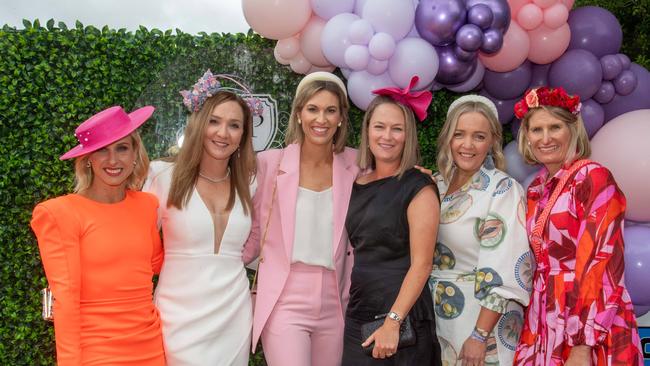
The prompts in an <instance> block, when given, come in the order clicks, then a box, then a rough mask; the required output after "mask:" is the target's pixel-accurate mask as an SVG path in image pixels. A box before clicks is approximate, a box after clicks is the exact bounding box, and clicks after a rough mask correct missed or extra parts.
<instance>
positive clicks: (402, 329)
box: [361, 314, 416, 356]
mask: <svg viewBox="0 0 650 366" xmlns="http://www.w3.org/2000/svg"><path fill="white" fill-rule="evenodd" d="M386 315H388V314H380V315H377V316H375V320H373V321H371V322H368V323H364V324H361V341H365V340H366V339H368V337H370V336H371V335H372V333H374V332H375V331H376V330H377V329H379V327H381V326H382V325H383V324H384V319H385V318H386ZM415 341H416V339H415V330H413V324H411V317H410V316H408V315H407V316H406V319H404V321H403V322H402V324H400V326H399V343H398V344H397V349H401V348H404V347H409V346H413V345H414V344H415ZM374 347H375V343H374V342H373V343H372V344H370V345H369V346H368V347H363V351H364V352H365V353H366V354H367V355H368V356H371V355H372V349H373V348H374Z"/></svg>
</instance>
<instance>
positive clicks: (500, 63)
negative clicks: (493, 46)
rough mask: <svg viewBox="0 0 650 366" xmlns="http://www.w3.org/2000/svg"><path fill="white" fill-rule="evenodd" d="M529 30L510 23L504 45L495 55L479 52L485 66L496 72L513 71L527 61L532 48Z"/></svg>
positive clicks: (504, 37)
mask: <svg viewBox="0 0 650 366" xmlns="http://www.w3.org/2000/svg"><path fill="white" fill-rule="evenodd" d="M530 45H531V43H530V39H529V38H528V32H526V31H525V30H523V29H521V27H520V26H519V24H517V23H515V22H511V23H510V27H508V31H507V32H506V34H505V35H504V36H503V47H501V50H500V51H499V52H497V53H495V54H494V55H486V54H484V53H479V58H480V60H481V62H482V63H483V65H484V66H485V68H487V69H488V70H492V71H496V72H507V71H512V70H514V69H516V68H517V67H519V66H520V65H521V64H523V63H524V61H526V57H528V51H529V50H530Z"/></svg>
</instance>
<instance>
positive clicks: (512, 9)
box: [508, 0, 530, 19]
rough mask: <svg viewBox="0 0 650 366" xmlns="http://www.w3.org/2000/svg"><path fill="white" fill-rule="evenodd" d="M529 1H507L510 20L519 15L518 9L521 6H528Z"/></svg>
mask: <svg viewBox="0 0 650 366" xmlns="http://www.w3.org/2000/svg"><path fill="white" fill-rule="evenodd" d="M529 2H530V0H508V5H509V6H510V14H511V15H512V18H513V19H515V18H516V15H517V14H518V13H519V9H521V7H522V6H524V5H526V4H528V3H529Z"/></svg>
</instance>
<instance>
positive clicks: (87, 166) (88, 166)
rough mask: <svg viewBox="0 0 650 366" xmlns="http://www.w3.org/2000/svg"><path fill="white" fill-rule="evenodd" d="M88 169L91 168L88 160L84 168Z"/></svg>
mask: <svg viewBox="0 0 650 366" xmlns="http://www.w3.org/2000/svg"><path fill="white" fill-rule="evenodd" d="M90 167H91V165H90V160H88V161H87V162H86V168H90Z"/></svg>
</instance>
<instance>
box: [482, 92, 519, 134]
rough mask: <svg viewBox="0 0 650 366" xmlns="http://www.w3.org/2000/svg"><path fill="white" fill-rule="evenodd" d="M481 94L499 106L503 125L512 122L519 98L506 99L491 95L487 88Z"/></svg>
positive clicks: (498, 109)
mask: <svg viewBox="0 0 650 366" xmlns="http://www.w3.org/2000/svg"><path fill="white" fill-rule="evenodd" d="M484 85H485V84H484ZM479 94H480V95H482V96H484V97H486V98H488V99H489V100H491V101H492V102H494V105H495V106H496V107H497V112H499V116H498V117H499V122H501V124H502V125H505V124H507V123H508V122H510V121H511V120H512V118H513V117H514V116H515V104H517V102H518V101H519V98H516V99H506V100H501V99H497V98H495V97H494V96H492V95H490V93H488V92H487V90H486V89H483V90H481V92H480V93H479Z"/></svg>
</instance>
